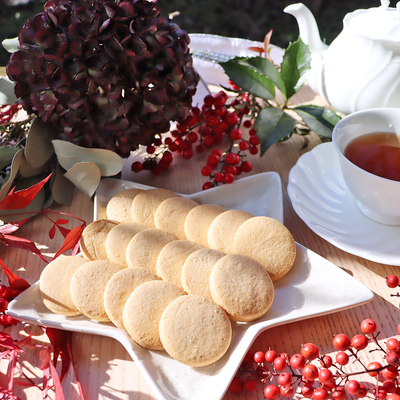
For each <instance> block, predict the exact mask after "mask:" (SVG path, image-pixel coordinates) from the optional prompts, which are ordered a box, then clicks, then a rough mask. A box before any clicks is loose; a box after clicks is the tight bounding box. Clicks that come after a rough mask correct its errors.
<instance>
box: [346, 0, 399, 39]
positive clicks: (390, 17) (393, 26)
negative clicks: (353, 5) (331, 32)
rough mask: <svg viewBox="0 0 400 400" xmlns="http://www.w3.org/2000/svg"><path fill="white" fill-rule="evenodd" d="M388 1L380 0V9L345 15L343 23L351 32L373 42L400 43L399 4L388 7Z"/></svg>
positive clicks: (375, 8)
mask: <svg viewBox="0 0 400 400" xmlns="http://www.w3.org/2000/svg"><path fill="white" fill-rule="evenodd" d="M389 3H390V1H389V0H381V6H380V7H373V8H369V9H367V10H357V11H354V12H352V13H350V14H347V15H346V17H345V19H344V23H345V25H347V26H348V27H349V28H350V29H351V30H352V31H353V32H355V33H357V34H359V35H362V36H365V37H368V38H370V39H375V40H389V41H393V42H400V2H398V3H397V5H396V8H391V7H389Z"/></svg>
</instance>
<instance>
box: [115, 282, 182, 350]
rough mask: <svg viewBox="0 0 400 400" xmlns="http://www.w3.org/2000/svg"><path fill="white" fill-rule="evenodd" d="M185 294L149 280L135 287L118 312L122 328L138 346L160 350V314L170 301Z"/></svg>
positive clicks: (168, 284)
mask: <svg viewBox="0 0 400 400" xmlns="http://www.w3.org/2000/svg"><path fill="white" fill-rule="evenodd" d="M184 294H185V293H184V291H183V290H182V289H180V288H179V287H178V286H175V285H173V284H172V283H169V282H164V281H161V280H160V281H149V282H145V283H143V284H141V285H140V286H138V287H137V288H136V289H135V290H134V291H133V292H132V294H131V295H130V296H129V297H128V300H127V301H126V303H125V307H124V311H123V313H122V316H123V322H124V326H125V329H126V330H127V332H128V333H129V335H130V336H131V338H132V339H133V340H134V341H135V342H136V343H138V344H140V345H141V346H142V347H145V348H147V349H153V350H163V349H164V346H163V344H162V343H161V339H160V333H159V325H160V319H161V315H162V313H163V311H164V310H165V308H166V307H167V306H168V304H169V303H171V301H173V300H175V299H176V298H177V297H179V296H183V295H184Z"/></svg>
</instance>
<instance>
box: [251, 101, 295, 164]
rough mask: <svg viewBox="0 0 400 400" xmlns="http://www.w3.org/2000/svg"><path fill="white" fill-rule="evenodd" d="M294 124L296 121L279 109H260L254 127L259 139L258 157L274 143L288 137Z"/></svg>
mask: <svg viewBox="0 0 400 400" xmlns="http://www.w3.org/2000/svg"><path fill="white" fill-rule="evenodd" d="M296 124H297V122H296V120H295V119H294V118H293V117H291V116H290V115H288V114H286V113H285V112H284V111H283V110H282V109H280V108H275V107H264V108H263V109H261V111H260V112H259V114H258V116H257V121H256V125H255V128H256V129H257V136H258V137H259V139H260V157H261V156H263V155H264V154H265V152H266V151H267V150H268V149H269V148H270V147H271V146H272V145H274V144H275V143H276V142H278V141H279V140H281V139H284V138H285V137H287V136H289V135H290V134H291V133H292V132H293V129H294V128H295V127H296Z"/></svg>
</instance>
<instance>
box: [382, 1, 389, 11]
mask: <svg viewBox="0 0 400 400" xmlns="http://www.w3.org/2000/svg"><path fill="white" fill-rule="evenodd" d="M389 5H390V0H381V6H382V7H383V8H386V9H387V8H389Z"/></svg>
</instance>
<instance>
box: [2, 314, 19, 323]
mask: <svg viewBox="0 0 400 400" xmlns="http://www.w3.org/2000/svg"><path fill="white" fill-rule="evenodd" d="M3 315H5V314H3ZM6 320H7V322H8V323H9V325H17V324H18V323H19V320H18V319H15V318H13V317H12V316H11V315H6Z"/></svg>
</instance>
